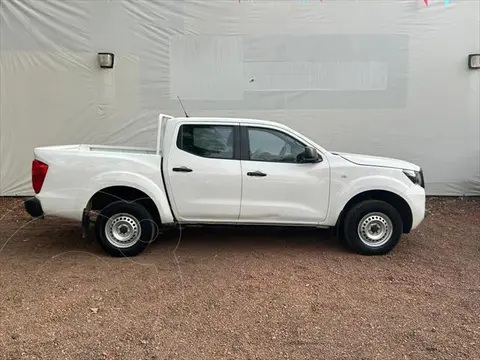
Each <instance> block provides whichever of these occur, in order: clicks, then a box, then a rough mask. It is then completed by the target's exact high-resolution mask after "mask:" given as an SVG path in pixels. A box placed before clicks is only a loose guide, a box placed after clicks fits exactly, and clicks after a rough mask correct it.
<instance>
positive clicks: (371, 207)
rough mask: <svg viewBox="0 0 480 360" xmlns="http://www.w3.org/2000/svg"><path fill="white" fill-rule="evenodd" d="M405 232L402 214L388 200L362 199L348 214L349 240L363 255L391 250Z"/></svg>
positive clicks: (345, 232)
mask: <svg viewBox="0 0 480 360" xmlns="http://www.w3.org/2000/svg"><path fill="white" fill-rule="evenodd" d="M402 233H403V222H402V217H401V216H400V214H399V213H398V211H397V210H396V209H395V208H394V207H393V206H392V205H390V204H388V203H386V202H384V201H379V200H366V201H362V202H360V203H358V204H356V205H355V206H354V207H352V208H351V209H350V210H349V211H348V213H347V214H346V216H345V222H344V235H345V240H346V241H347V243H348V245H350V247H351V248H352V250H354V251H355V252H357V253H359V254H362V255H382V254H386V253H389V252H390V251H391V250H392V249H393V248H394V247H395V246H396V245H397V244H398V242H399V240H400V237H401V236H402Z"/></svg>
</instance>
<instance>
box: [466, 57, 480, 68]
mask: <svg viewBox="0 0 480 360" xmlns="http://www.w3.org/2000/svg"><path fill="white" fill-rule="evenodd" d="M468 68H469V69H480V54H470V55H468Z"/></svg>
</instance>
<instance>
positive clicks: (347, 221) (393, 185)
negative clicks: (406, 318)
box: [24, 114, 425, 256]
mask: <svg viewBox="0 0 480 360" xmlns="http://www.w3.org/2000/svg"><path fill="white" fill-rule="evenodd" d="M32 186H33V190H34V192H35V196H34V197H30V198H28V199H25V202H24V204H25V208H26V210H27V212H28V213H29V214H30V215H31V216H32V217H34V218H43V217H44V216H56V217H60V218H65V219H69V220H77V221H78V222H79V223H81V224H82V227H83V230H84V231H85V230H88V226H89V224H90V223H94V225H95V233H96V237H97V239H98V241H99V243H100V245H101V247H102V248H103V249H104V250H105V251H106V252H108V253H109V254H111V255H113V256H135V255H137V254H139V253H141V252H142V251H143V250H144V249H145V248H146V247H147V246H148V245H149V244H150V243H151V242H152V241H153V240H155V239H156V238H158V237H161V230H162V229H163V228H166V227H183V226H189V225H236V226H238V225H271V226H296V227H300V226H302V227H305V226H307V227H315V228H333V230H334V231H335V233H336V234H337V236H338V237H339V238H341V239H342V240H343V242H344V243H345V244H346V245H347V246H348V247H349V248H350V249H351V250H352V251H354V252H356V253H358V254H363V255H380V254H386V253H388V252H390V251H391V250H392V249H393V248H394V247H395V246H396V245H397V244H398V242H399V240H400V238H401V236H402V235H403V234H406V233H409V232H410V231H412V230H414V229H415V228H417V226H418V225H419V224H420V223H421V222H422V221H423V219H424V216H425V186H424V177H423V171H422V169H421V168H420V167H419V166H417V165H414V164H411V163H409V162H406V161H402V160H396V159H390V158H383V157H376V156H366V155H357V154H349V153H340V152H331V151H328V150H326V149H324V148H323V147H322V146H320V145H318V144H316V143H315V142H314V141H312V140H311V139H309V138H308V137H306V136H304V135H302V134H300V133H299V132H297V131H295V130H293V129H291V128H290V127H287V126H285V125H283V124H280V123H276V122H270V121H264V120H253V119H240V118H208V117H202V118H199V117H197V118H195V117H188V116H186V117H178V118H177V117H171V116H167V115H163V114H160V116H159V119H158V132H157V139H156V148H152V149H150V148H137V147H116V146H100V145H61V146H46V147H37V148H35V149H34V158H33V163H32Z"/></svg>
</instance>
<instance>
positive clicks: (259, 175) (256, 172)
mask: <svg viewBox="0 0 480 360" xmlns="http://www.w3.org/2000/svg"><path fill="white" fill-rule="evenodd" d="M247 175H248V176H256V177H264V176H267V174H265V173H263V172H261V171H251V172H247Z"/></svg>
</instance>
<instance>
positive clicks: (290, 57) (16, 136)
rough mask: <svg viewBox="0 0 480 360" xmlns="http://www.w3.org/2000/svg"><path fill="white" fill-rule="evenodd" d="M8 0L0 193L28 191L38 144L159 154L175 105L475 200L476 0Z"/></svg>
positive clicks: (0, 59) (479, 15)
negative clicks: (415, 167)
mask: <svg viewBox="0 0 480 360" xmlns="http://www.w3.org/2000/svg"><path fill="white" fill-rule="evenodd" d="M0 1H1V7H0V21H1V25H0V33H1V35H0V41H1V43H0V46H1V53H0V71H1V72H0V77H1V92H0V96H1V97H0V101H1V103H0V116H1V117H0V195H30V194H32V190H31V184H30V166H31V160H32V150H33V148H34V147H36V146H40V145H60V144H69V143H97V144H125V145H139V146H145V145H147V146H153V143H154V141H155V135H154V133H155V131H156V120H157V116H158V114H159V113H160V112H164V113H169V114H173V115H182V112H181V108H180V106H179V104H178V101H177V96H180V97H181V98H182V100H183V103H184V105H185V107H186V108H187V110H188V111H189V112H190V114H191V115H195V116H236V117H250V118H252V117H253V118H263V119H268V120H274V121H279V122H282V123H285V124H287V125H289V126H292V127H294V128H295V129H297V130H299V131H301V132H304V133H305V134H306V135H308V136H310V137H311V138H312V139H314V140H315V141H317V142H318V143H319V144H321V145H322V146H324V147H326V148H327V149H330V150H337V151H346V152H356V153H367V154H374V155H381V156H389V157H396V158H401V159H405V160H408V161H411V162H414V163H417V164H419V165H421V166H422V167H423V168H424V171H425V176H426V181H427V192H428V194H430V195H480V71H479V70H469V69H468V67H467V57H468V55H469V54H471V53H480V0H429V3H428V6H426V5H425V2H424V0H348V1H347V0H345V1H340V0H323V1H319V0H276V1H263V0H241V1H238V0H224V1H222V0H158V1H151V0H149V1H121V0H111V1H108V0H92V1H85V0H81V1H69V0H62V1H60V0H56V1H41V0H34V1H28V0H18V1H14V0H0ZM102 51H104V52H112V53H115V67H114V69H111V70H102V69H100V68H99V67H98V64H97V57H96V54H97V52H102Z"/></svg>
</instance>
